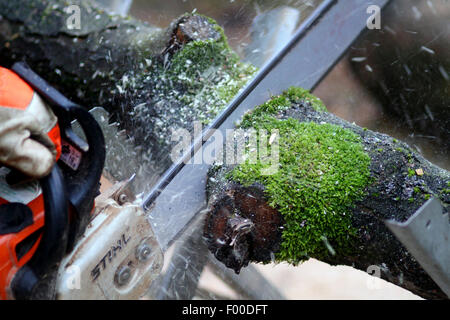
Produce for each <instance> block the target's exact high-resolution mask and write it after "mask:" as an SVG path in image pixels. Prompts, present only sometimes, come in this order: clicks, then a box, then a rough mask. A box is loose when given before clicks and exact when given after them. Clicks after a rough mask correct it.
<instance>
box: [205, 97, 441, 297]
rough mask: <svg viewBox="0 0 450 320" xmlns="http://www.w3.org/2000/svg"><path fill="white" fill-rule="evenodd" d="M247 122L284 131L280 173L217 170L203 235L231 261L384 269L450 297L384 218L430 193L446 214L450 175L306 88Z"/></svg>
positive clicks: (423, 290)
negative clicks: (341, 114) (311, 261)
mask: <svg viewBox="0 0 450 320" xmlns="http://www.w3.org/2000/svg"><path fill="white" fill-rule="evenodd" d="M239 127H240V128H241V129H257V130H259V129H265V130H271V129H274V128H276V129H278V130H279V153H280V155H279V169H278V171H277V172H275V173H273V174H272V175H263V174H262V173H261V168H263V167H264V163H262V162H261V160H258V161H257V162H254V163H250V162H249V161H248V160H246V161H244V162H242V163H239V164H237V165H236V164H234V165H226V164H218V165H215V166H213V167H212V168H211V170H210V171H209V175H208V176H209V179H208V182H207V195H208V205H209V209H208V214H207V218H206V222H205V229H204V236H205V238H206V239H207V242H208V247H209V249H210V251H211V252H212V253H213V254H214V255H215V256H216V257H217V258H218V259H219V260H220V261H222V262H223V263H224V264H225V265H226V266H227V267H229V268H233V269H234V270H235V271H236V272H239V270H240V269H241V268H242V267H244V266H246V265H247V264H248V263H249V262H263V263H266V262H270V261H277V262H280V261H287V262H290V263H294V264H297V263H299V262H301V261H304V260H307V259H308V258H310V257H312V258H316V259H318V260H321V261H324V262H327V263H329V264H331V265H349V266H353V267H355V268H357V269H360V270H363V271H368V270H369V269H368V268H369V267H371V266H378V267H379V268H380V271H381V277H382V278H383V279H385V280H387V281H390V282H392V283H394V284H396V285H398V286H401V287H403V288H405V289H407V290H410V291H411V292H413V293H415V294H417V295H420V296H422V297H424V298H430V299H432V298H434V299H436V298H437V299H445V298H447V297H446V295H445V294H444V293H443V292H442V291H441V289H440V288H439V287H438V286H437V285H436V284H435V283H434V282H433V280H432V279H431V278H430V277H429V275H428V274H427V273H426V272H425V271H424V270H423V269H422V267H421V266H420V265H419V264H418V262H417V261H416V260H415V259H414V258H413V257H412V256H411V254H410V253H409V252H408V251H407V250H406V249H405V248H404V247H403V246H402V244H401V243H400V242H399V241H398V240H397V239H396V237H395V236H394V235H393V234H392V233H391V232H390V231H389V230H388V229H387V227H386V226H385V224H384V221H385V220H386V219H392V220H395V221H401V222H402V221H405V220H407V219H408V218H409V217H410V216H411V215H412V214H414V212H415V211H416V210H417V209H418V208H419V207H420V206H422V205H423V204H424V203H425V202H426V201H427V200H428V199H429V198H430V197H436V198H438V199H440V200H441V202H442V203H443V205H444V207H445V209H444V210H445V212H447V211H448V204H449V203H450V193H449V190H450V175H449V172H448V171H446V170H444V169H441V168H439V167H437V166H435V165H433V164H432V163H430V162H429V161H427V160H426V159H424V158H423V157H422V156H421V155H419V154H417V153H416V152H415V151H414V150H412V149H411V148H410V147H409V146H408V145H406V144H405V143H403V142H400V141H397V140H396V139H393V138H392V137H390V136H387V135H384V134H381V133H377V132H372V131H370V130H367V129H363V128H361V127H359V126H357V125H355V124H351V123H348V122H346V121H344V120H342V119H340V118H338V117H336V116H334V115H333V114H330V113H328V112H326V111H324V109H323V105H321V102H320V101H319V100H318V99H317V98H315V97H313V96H312V95H310V94H309V93H307V92H306V91H304V90H301V89H298V88H291V89H289V90H288V91H286V92H285V94H284V95H281V96H278V97H274V98H273V99H272V100H270V101H268V102H267V103H265V104H263V105H261V106H258V107H256V108H255V109H254V110H252V111H251V112H250V113H248V114H246V115H245V116H244V118H243V120H242V122H241V123H240V125H239ZM268 135H269V134H268ZM260 139H261V138H260ZM249 152H251V151H248V150H247V154H246V155H247V156H248V155H249ZM253 152H254V151H253ZM244 155H245V154H244Z"/></svg>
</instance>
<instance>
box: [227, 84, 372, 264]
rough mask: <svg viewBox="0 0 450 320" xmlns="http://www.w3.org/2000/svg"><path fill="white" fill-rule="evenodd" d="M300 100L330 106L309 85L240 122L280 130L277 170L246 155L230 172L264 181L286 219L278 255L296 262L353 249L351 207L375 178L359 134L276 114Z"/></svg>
mask: <svg viewBox="0 0 450 320" xmlns="http://www.w3.org/2000/svg"><path fill="white" fill-rule="evenodd" d="M300 100H302V101H303V102H304V103H308V104H311V105H312V106H314V105H315V106H314V107H315V109H316V110H318V111H323V110H325V108H324V107H323V104H322V103H321V102H320V100H319V99H317V98H315V97H314V96H312V95H311V94H309V93H308V92H307V91H306V90H303V89H300V88H290V89H289V90H288V91H286V92H285V93H284V94H283V95H281V96H277V97H274V98H272V99H271V100H270V101H268V102H267V103H265V104H263V105H261V106H259V107H256V108H255V109H254V110H253V111H252V112H250V113H248V114H246V115H245V117H244V119H243V121H242V123H241V124H240V127H241V128H243V129H249V128H253V129H256V130H260V129H264V130H267V131H268V132H271V131H272V130H278V132H279V166H278V170H276V171H275V172H274V173H273V174H271V175H266V174H264V173H263V171H262V170H263V169H265V167H266V166H267V165H266V164H264V163H262V162H261V161H257V162H256V163H250V162H249V161H248V160H247V161H246V162H244V163H243V164H241V165H239V166H237V167H236V168H234V169H233V170H232V171H231V172H230V173H229V177H230V178H231V179H232V180H234V181H236V182H239V183H240V184H242V185H244V186H250V185H252V184H254V183H260V184H262V185H264V192H265V194H266V196H267V201H268V203H269V205H270V206H272V207H273V208H275V209H277V210H278V212H279V213H281V214H282V216H283V218H284V220H285V224H284V226H283V232H282V242H281V247H280V250H279V252H277V253H275V258H276V260H279V261H287V262H290V263H294V264H295V263H298V262H301V261H303V260H306V259H308V258H309V257H314V258H317V259H323V258H324V257H326V256H329V255H330V254H331V255H334V254H336V253H338V254H345V253H346V251H347V250H350V249H349V248H350V246H349V245H348V244H349V242H350V241H354V239H353V237H355V236H356V231H357V230H356V229H354V228H352V227H351V220H350V213H351V210H350V209H351V208H352V206H353V205H354V203H355V202H356V201H358V200H361V199H362V198H363V197H364V195H365V188H366V187H367V186H368V185H369V184H370V182H371V177H370V162H371V160H370V157H369V155H368V154H367V153H366V152H365V150H364V147H363V145H362V143H361V137H360V136H359V135H357V134H355V133H354V132H352V131H351V130H348V129H345V128H342V127H340V126H337V125H334V124H329V123H322V124H321V123H314V122H300V121H298V120H296V119H292V118H291V119H289V118H288V119H280V118H279V117H277V114H278V112H279V111H282V110H283V109H286V108H289V107H290V106H291V102H298V101H300ZM271 165H272V164H271Z"/></svg>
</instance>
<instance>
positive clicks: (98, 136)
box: [12, 62, 106, 250]
mask: <svg viewBox="0 0 450 320" xmlns="http://www.w3.org/2000/svg"><path fill="white" fill-rule="evenodd" d="M12 70H13V71H14V72H16V73H17V74H18V75H19V76H20V77H21V78H23V79H24V80H25V81H26V82H27V83H28V84H29V85H30V86H31V87H32V88H33V89H34V90H35V91H36V92H37V93H38V94H39V95H40V96H42V97H43V98H44V100H46V101H47V102H49V103H50V105H51V107H52V109H53V111H54V113H55V114H56V116H57V117H58V124H59V127H60V130H61V138H62V139H63V140H64V139H65V140H68V141H70V142H72V143H73V144H74V145H75V146H76V147H77V148H78V149H80V150H81V151H82V152H83V156H82V161H81V163H80V166H79V168H78V169H77V171H76V172H71V171H70V170H68V171H67V172H65V175H64V178H65V181H66V185H67V191H68V198H69V201H70V203H71V204H72V206H73V207H74V208H75V211H76V212H75V213H76V214H77V219H76V223H74V224H71V230H70V235H69V250H70V249H71V247H72V246H73V244H74V241H75V238H76V237H77V236H78V235H79V233H80V232H79V231H80V230H83V229H84V227H85V226H86V225H87V224H88V221H89V218H90V212H91V210H92V208H93V206H94V198H95V196H96V195H97V194H98V190H99V181H100V177H101V175H102V172H103V167H104V163H105V157H106V151H105V138H104V136H103V132H102V129H101V128H100V126H99V124H98V123H97V121H96V120H95V119H94V117H93V116H92V115H91V114H90V113H89V112H88V111H87V110H86V109H85V108H83V107H81V106H79V105H77V104H76V103H74V102H72V101H70V100H69V99H67V98H66V97H65V96H64V95H62V94H61V93H60V92H59V91H57V90H56V89H55V88H53V87H52V86H50V85H49V84H48V83H47V82H46V81H45V80H44V79H42V78H41V77H40V76H39V75H37V74H36V73H35V72H34V71H33V70H31V69H30V68H29V67H28V65H27V64H25V63H24V62H17V63H15V64H14V65H13V67H12ZM74 120H77V121H78V123H79V125H80V126H81V128H82V130H83V132H84V135H85V137H86V140H87V141H86V142H85V141H84V140H83V139H81V138H80V137H78V136H77V135H76V134H75V133H74V132H73V130H72V122H73V121H74Z"/></svg>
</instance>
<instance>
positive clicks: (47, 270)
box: [11, 165, 69, 300]
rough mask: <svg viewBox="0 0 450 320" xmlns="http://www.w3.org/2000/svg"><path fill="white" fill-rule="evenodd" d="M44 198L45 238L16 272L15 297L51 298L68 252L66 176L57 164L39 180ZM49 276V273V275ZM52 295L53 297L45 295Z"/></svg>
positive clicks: (43, 235)
mask: <svg viewBox="0 0 450 320" xmlns="http://www.w3.org/2000/svg"><path fill="white" fill-rule="evenodd" d="M40 184H41V188H42V194H43V198H44V210H45V213H44V221H45V223H44V227H43V232H42V238H41V240H40V243H39V246H38V248H37V250H36V253H35V254H34V255H33V258H32V259H31V260H30V261H28V263H27V264H26V265H25V266H24V267H22V268H21V269H20V270H19V271H18V272H17V274H16V275H15V277H14V279H13V282H12V284H11V287H12V291H13V294H14V297H15V298H16V299H19V300H25V299H27V300H28V299H36V298H37V299H40V298H44V299H49V298H52V295H53V294H54V290H52V288H51V287H49V286H51V284H50V283H51V282H52V279H50V278H49V277H51V273H52V272H54V271H55V269H53V268H54V267H55V266H58V264H59V262H60V261H61V260H62V258H63V257H64V255H65V253H66V248H67V241H68V230H69V217H68V215H67V212H68V199H67V192H66V185H65V182H64V177H63V175H62V173H61V171H60V169H59V167H58V165H55V166H54V167H53V169H52V171H51V172H50V174H49V175H48V176H46V177H44V178H42V179H40ZM49 275H50V276H49ZM42 295H50V296H42Z"/></svg>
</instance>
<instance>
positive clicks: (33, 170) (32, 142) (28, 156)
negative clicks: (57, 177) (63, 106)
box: [0, 68, 57, 178]
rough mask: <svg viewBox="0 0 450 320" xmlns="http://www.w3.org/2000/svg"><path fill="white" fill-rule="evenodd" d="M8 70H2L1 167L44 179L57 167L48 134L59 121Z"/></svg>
mask: <svg viewBox="0 0 450 320" xmlns="http://www.w3.org/2000/svg"><path fill="white" fill-rule="evenodd" d="M5 70H6V69H3V68H0V163H1V164H3V165H6V166H8V167H10V168H14V169H17V170H19V171H21V172H22V173H24V174H26V175H27V176H29V177H32V178H41V177H44V176H46V175H47V174H49V173H50V171H51V169H52V167H53V165H54V163H55V158H56V147H55V145H54V143H53V142H52V140H51V139H50V138H49V137H48V135H47V134H48V132H49V131H50V130H51V129H52V128H53V127H54V126H55V125H56V123H57V118H56V116H55V115H54V114H53V112H52V111H51V109H50V108H49V107H48V106H47V105H46V104H45V102H44V101H43V100H42V99H41V98H40V97H39V96H38V94H37V93H35V92H33V90H32V89H31V88H30V87H29V86H28V85H27V84H26V83H25V82H23V81H22V80H21V79H20V78H18V77H17V79H15V78H14V76H15V74H13V75H11V72H10V71H9V70H6V71H5ZM5 72H9V73H8V74H6V73H5ZM5 74H6V75H5ZM6 81H8V82H6ZM19 81H20V82H19ZM12 82H13V83H14V85H11V83H12ZM30 90H31V91H30ZM18 95H20V96H18ZM27 101H28V105H25V104H26V102H27Z"/></svg>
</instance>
